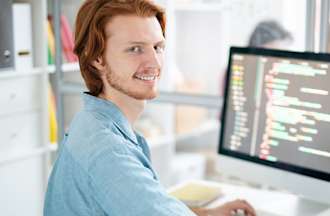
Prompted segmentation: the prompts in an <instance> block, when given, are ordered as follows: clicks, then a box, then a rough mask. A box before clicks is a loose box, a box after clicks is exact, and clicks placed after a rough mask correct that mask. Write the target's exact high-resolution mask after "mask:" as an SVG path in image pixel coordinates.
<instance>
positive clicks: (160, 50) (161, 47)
mask: <svg viewBox="0 0 330 216" xmlns="http://www.w3.org/2000/svg"><path fill="white" fill-rule="evenodd" d="M154 49H155V50H156V52H157V53H162V52H164V49H165V47H164V46H161V45H157V46H154Z"/></svg>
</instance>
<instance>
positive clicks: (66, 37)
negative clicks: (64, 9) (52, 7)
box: [61, 15, 78, 62]
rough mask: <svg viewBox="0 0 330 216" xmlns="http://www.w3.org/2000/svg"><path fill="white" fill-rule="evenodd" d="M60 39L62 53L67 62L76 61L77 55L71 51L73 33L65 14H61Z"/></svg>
mask: <svg viewBox="0 0 330 216" xmlns="http://www.w3.org/2000/svg"><path fill="white" fill-rule="evenodd" d="M61 39H62V49H63V54H64V56H65V59H66V61H67V62H77V61H78V57H77V56H76V55H75V54H74V53H73V48H74V42H73V34H72V31H71V28H70V25H69V21H68V19H67V18H66V16H64V15H61Z"/></svg>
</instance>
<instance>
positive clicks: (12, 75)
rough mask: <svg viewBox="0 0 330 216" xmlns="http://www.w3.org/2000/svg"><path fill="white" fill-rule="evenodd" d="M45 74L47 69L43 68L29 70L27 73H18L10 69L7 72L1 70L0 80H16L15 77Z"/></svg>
mask: <svg viewBox="0 0 330 216" xmlns="http://www.w3.org/2000/svg"><path fill="white" fill-rule="evenodd" d="M44 72H45V69H42V68H41V67H37V68H29V69H27V70H26V71H24V72H23V71H16V70H15V69H13V68H8V69H5V70H0V78H1V79H2V78H15V77H23V76H31V75H40V74H42V73H44Z"/></svg>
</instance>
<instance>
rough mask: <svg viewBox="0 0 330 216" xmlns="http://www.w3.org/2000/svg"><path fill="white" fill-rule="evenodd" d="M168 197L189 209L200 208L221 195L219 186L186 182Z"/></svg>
mask: <svg viewBox="0 0 330 216" xmlns="http://www.w3.org/2000/svg"><path fill="white" fill-rule="evenodd" d="M170 195H172V196H174V197H176V198H177V199H179V200H181V201H182V202H184V203H185V204H186V205H187V206H189V207H201V206H204V205H206V204H207V203H209V202H211V201H213V200H214V199H216V198H218V197H219V196H220V195H221V190H220V187H219V186H215V185H212V184H206V183H198V182H187V183H186V184H183V185H182V186H179V187H178V188H176V189H174V190H173V191H171V192H170Z"/></svg>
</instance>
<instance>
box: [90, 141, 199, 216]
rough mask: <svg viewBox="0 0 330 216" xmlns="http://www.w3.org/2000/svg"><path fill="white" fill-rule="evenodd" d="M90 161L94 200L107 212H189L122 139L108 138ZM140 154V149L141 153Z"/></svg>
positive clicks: (187, 215) (147, 215)
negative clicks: (105, 145) (109, 143)
mask: <svg viewBox="0 0 330 216" xmlns="http://www.w3.org/2000/svg"><path fill="white" fill-rule="evenodd" d="M109 142H111V145H109V146H110V147H109V148H107V149H105V150H102V151H101V152H100V153H99V154H98V155H97V157H96V158H95V160H94V161H93V163H92V165H91V167H90V169H89V175H90V178H91V188H92V191H93V195H94V196H95V200H96V202H97V203H98V204H99V205H100V206H101V208H102V209H103V210H104V212H105V213H106V214H107V215H111V216H116V215H120V216H126V215H127V216H133V215H141V216H142V215H143V216H154V215H157V216H192V215H195V214H194V213H193V212H192V211H190V210H189V208H187V207H186V206H185V205H184V204H183V203H181V202H180V201H178V200H176V199H175V198H172V197H170V196H169V195H168V194H167V192H166V191H165V189H164V188H163V187H162V186H161V185H160V183H159V182H158V180H156V179H154V178H153V173H152V171H151V170H150V169H149V168H147V167H145V166H144V165H143V163H142V162H141V161H140V160H139V155H135V154H133V153H131V152H130V151H128V150H127V149H125V148H121V145H132V144H131V143H126V142H124V141H122V140H114V139H113V137H112V138H111V140H109ZM141 154H142V153H141Z"/></svg>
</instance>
